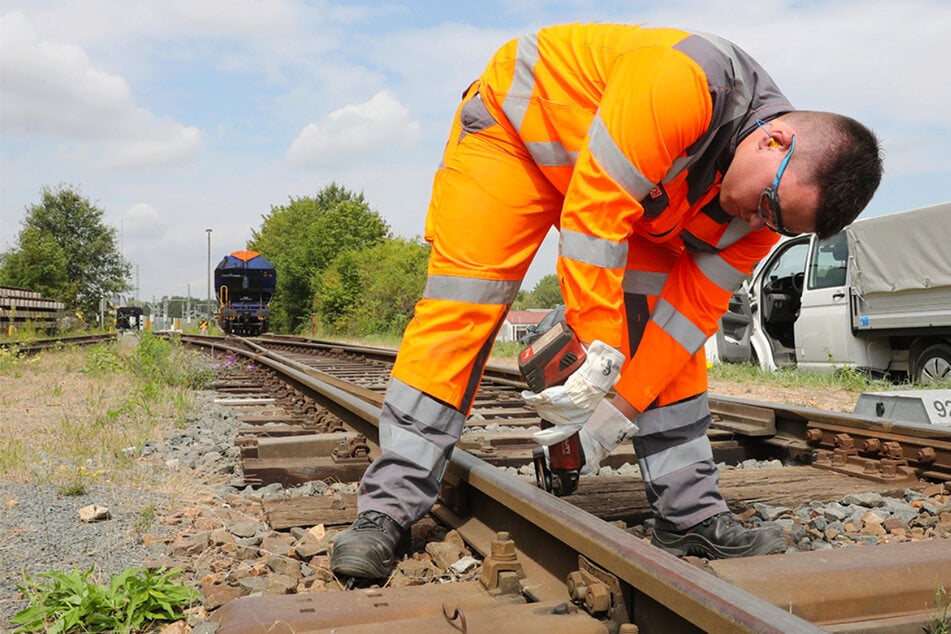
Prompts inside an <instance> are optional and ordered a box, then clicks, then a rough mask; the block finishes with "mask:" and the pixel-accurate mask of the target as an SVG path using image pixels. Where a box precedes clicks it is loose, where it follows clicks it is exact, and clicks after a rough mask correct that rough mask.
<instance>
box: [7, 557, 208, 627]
mask: <svg viewBox="0 0 951 634" xmlns="http://www.w3.org/2000/svg"><path fill="white" fill-rule="evenodd" d="M179 574H181V570H179V569H178V568H173V569H171V570H157V571H154V570H147V569H145V568H128V569H126V570H124V571H123V572H121V573H119V574H117V575H114V576H113V577H112V578H111V579H110V581H109V583H108V584H106V585H98V584H96V583H94V582H92V581H91V580H90V577H91V575H92V569H91V568H90V569H89V570H86V571H79V570H73V571H71V572H68V573H66V572H57V571H53V572H46V573H43V574H41V575H39V577H41V578H43V579H45V581H43V580H40V579H34V578H31V577H29V576H27V577H26V583H25V585H23V586H19V589H20V591H21V592H22V593H23V594H24V595H25V596H26V597H27V600H28V601H29V606H28V607H27V608H25V609H23V610H21V611H19V612H17V613H16V614H15V615H14V616H13V619H12V620H13V623H15V624H16V625H17V626H18V628H17V629H16V630H14V632H51V633H58V632H76V631H79V632H136V631H141V628H142V626H143V625H146V624H149V623H155V622H163V621H176V620H178V619H179V618H181V610H182V609H183V608H185V607H187V606H189V605H190V604H192V603H193V602H195V601H196V600H197V599H198V593H197V592H196V591H195V590H193V589H191V588H188V587H186V586H184V585H182V584H180V583H178V582H176V581H174V580H173V578H174V577H176V576H178V575H179Z"/></svg>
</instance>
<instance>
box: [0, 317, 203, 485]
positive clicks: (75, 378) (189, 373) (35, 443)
mask: <svg viewBox="0 0 951 634" xmlns="http://www.w3.org/2000/svg"><path fill="white" fill-rule="evenodd" d="M134 341H135V340H134ZM137 341H138V345H135V346H129V340H128V339H126V340H124V342H115V343H105V344H99V345H94V346H85V347H76V348H65V349H63V350H58V351H47V352H42V353H40V354H37V355H33V356H31V357H27V358H21V359H19V360H17V361H16V363H15V364H12V363H10V364H7V365H6V366H5V365H4V364H3V362H2V361H0V380H2V381H3V383H4V389H3V390H2V395H0V434H2V436H3V437H4V438H8V439H12V440H11V442H9V443H4V444H3V445H2V446H0V477H4V478H8V479H13V480H19V481H33V482H36V483H38V484H52V485H53V486H55V487H56V488H57V489H58V490H59V491H60V492H61V493H62V494H63V495H82V494H83V493H85V492H86V491H87V490H88V488H89V486H90V485H91V484H92V483H93V482H94V481H96V482H97V483H98V482H100V481H101V482H103V483H106V482H108V481H110V480H111V481H115V480H116V479H118V478H121V479H122V480H123V481H124V482H129V481H130V480H129V478H130V476H131V475H133V474H135V475H136V476H137V477H142V478H147V477H151V476H155V475H156V474H154V473H150V472H149V471H148V470H146V469H133V468H132V467H133V466H135V464H136V460H135V459H136V457H137V456H138V455H139V450H140V448H141V447H142V445H143V444H144V443H145V442H146V441H148V440H152V439H157V438H160V437H161V436H162V435H164V433H165V431H167V430H168V429H171V428H174V427H181V426H183V425H184V424H185V421H186V420H187V418H188V416H189V415H190V413H191V412H192V410H193V408H194V399H193V394H192V390H193V389H201V388H204V387H207V385H209V384H210V381H211V380H213V378H214V377H215V374H216V373H215V370H214V368H213V367H212V362H211V360H210V359H208V358H207V357H205V356H204V355H201V354H200V353H197V352H194V351H191V350H187V349H185V348H184V347H182V346H181V345H180V344H178V343H177V342H176V341H167V340H164V339H159V338H157V337H154V336H153V335H151V333H143V334H142V336H141V337H140V338H138V339H137ZM25 438H29V442H19V441H18V440H17V439H25ZM155 479H156V480H159V479H160V478H155ZM139 483H140V482H139Z"/></svg>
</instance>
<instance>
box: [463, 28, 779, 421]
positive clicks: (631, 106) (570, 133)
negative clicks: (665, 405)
mask: <svg viewBox="0 0 951 634" xmlns="http://www.w3.org/2000/svg"><path fill="white" fill-rule="evenodd" d="M478 91H479V95H480V97H481V98H482V100H483V101H484V103H485V105H486V107H487V108H488V109H489V111H490V112H491V113H492V114H493V115H495V116H496V118H497V119H498V120H499V122H500V123H501V124H502V125H510V126H511V129H512V131H513V132H514V133H515V134H516V135H518V137H519V138H520V139H522V141H524V143H525V146H526V148H527V149H528V151H529V152H530V153H531V155H532V157H533V158H534V160H535V162H536V164H538V165H539V166H540V167H541V168H542V170H543V172H544V173H545V175H546V176H547V177H548V179H549V180H550V181H551V182H552V183H553V184H554V185H555V186H556V187H557V188H558V190H559V191H561V192H562V193H564V196H565V200H564V206H563V209H562V213H561V218H560V231H561V242H560V251H559V261H558V273H559V278H560V281H561V284H562V291H563V293H564V298H565V301H566V304H567V307H568V312H567V317H568V320H569V323H571V324H572V325H573V326H574V327H575V329H576V330H577V332H578V334H579V336H580V337H581V338H582V339H583V340H584V341H592V340H594V339H600V340H602V341H604V342H606V343H608V344H610V345H613V346H616V347H618V348H621V347H622V344H623V343H624V342H625V335H624V334H623V333H622V324H623V291H622V279H623V277H624V272H625V265H626V264H627V263H628V259H629V258H628V255H629V254H628V248H629V246H630V248H632V249H633V248H636V245H637V244H638V242H641V243H643V241H644V240H647V241H650V242H651V243H663V244H665V245H666V246H667V247H668V248H669V249H673V250H675V251H677V252H678V253H679V254H680V255H679V257H677V259H676V263H675V264H674V265H673V268H672V269H669V267H668V268H666V269H665V270H664V272H665V273H667V272H668V270H669V275H668V276H667V278H666V283H665V284H664V286H663V290H662V292H660V296H659V300H658V302H657V303H656V305H655V306H654V311H653V315H652V319H651V321H650V322H649V323H648V325H647V327H646V330H645V331H644V334H643V338H642V339H641V342H640V345H639V347H638V349H637V352H636V354H635V356H634V359H633V363H629V364H628V366H627V367H626V368H625V370H624V373H623V374H622V378H621V381H620V382H619V384H618V387H617V389H618V392H619V393H621V394H622V395H623V396H624V397H625V398H626V399H627V400H628V401H629V402H630V403H631V404H632V405H633V406H634V407H637V408H638V409H640V410H643V409H645V408H646V407H647V406H648V405H650V404H651V403H652V402H653V401H654V399H655V398H656V397H657V395H658V394H659V393H660V392H661V391H662V390H664V388H666V387H667V386H668V385H669V384H670V383H671V382H672V381H673V380H675V378H676V377H677V373H678V372H679V371H680V370H681V368H683V366H684V365H685V364H686V363H687V362H688V361H689V360H690V359H691V357H693V356H694V355H695V354H698V351H699V350H701V349H702V347H703V343H704V341H705V340H706V338H707V337H709V336H710V335H711V334H713V333H714V332H716V329H717V322H718V320H719V318H720V317H721V316H722V314H723V313H724V312H725V310H726V307H727V305H728V302H729V299H730V296H731V294H732V292H733V291H734V290H735V289H736V287H737V286H738V285H739V284H740V283H741V281H742V279H743V278H744V277H745V276H746V275H749V274H750V273H751V272H752V269H753V267H754V266H755V264H756V263H757V262H758V261H759V260H760V259H761V258H762V257H763V256H765V255H766V254H767V253H768V251H769V249H770V247H771V246H772V245H773V244H774V243H775V242H776V240H777V239H778V236H777V235H776V234H775V233H773V232H771V231H769V230H767V229H763V230H761V231H756V232H749V226H748V224H747V223H745V222H743V221H740V220H739V219H736V218H733V217H731V216H728V215H727V214H726V213H725V212H724V211H723V210H722V209H721V208H720V207H719V203H718V199H717V193H718V191H719V183H720V181H721V180H722V176H723V173H724V172H725V171H726V168H727V166H728V165H729V161H730V159H731V158H732V156H733V152H734V151H735V149H736V144H737V142H738V141H739V139H741V138H743V137H744V136H745V135H746V134H749V133H750V131H752V130H753V129H755V127H756V122H757V120H768V119H770V118H773V117H775V116H778V115H780V114H782V113H784V112H788V111H790V110H792V109H793V108H792V106H791V105H790V104H789V102H788V101H787V100H786V98H785V97H784V96H783V94H782V93H781V92H780V91H779V89H778V88H777V87H776V85H775V84H774V83H773V81H772V80H771V79H770V77H769V76H768V75H767V74H766V72H765V71H764V70H763V69H762V68H761V67H760V66H759V65H758V64H757V63H756V62H755V61H754V60H753V59H752V58H750V57H749V56H748V55H747V54H746V53H744V52H743V51H742V50H740V49H739V48H737V47H735V46H734V45H733V44H731V43H730V42H727V41H725V40H722V39H720V38H717V37H715V36H710V35H700V34H693V33H689V32H686V31H681V30H676V29H653V28H650V29H648V28H638V27H634V26H629V25H604V24H592V25H578V24H573V25H563V26H554V27H549V28H545V29H542V30H540V31H539V32H538V33H536V34H534V35H532V36H527V37H523V38H520V39H517V40H513V41H512V42H509V43H508V44H506V45H505V46H503V48H502V49H501V50H500V51H499V52H498V53H497V54H496V56H495V57H494V58H493V60H492V62H491V63H490V64H489V66H488V67H487V68H486V70H485V72H484V73H483V75H482V77H481V78H480V80H479V84H478ZM703 389H705V385H704V388H703Z"/></svg>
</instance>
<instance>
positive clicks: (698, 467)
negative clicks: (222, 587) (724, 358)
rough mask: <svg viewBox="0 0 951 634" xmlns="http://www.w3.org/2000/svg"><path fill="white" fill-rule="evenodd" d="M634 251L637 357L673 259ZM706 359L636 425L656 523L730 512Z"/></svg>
mask: <svg viewBox="0 0 951 634" xmlns="http://www.w3.org/2000/svg"><path fill="white" fill-rule="evenodd" d="M643 242H644V244H639V245H638V246H637V247H634V246H633V245H632V248H631V255H630V256H629V259H628V270H627V271H626V273H625V277H624V306H625V313H626V320H627V326H628V332H627V336H628V343H629V345H630V352H631V355H632V356H633V355H634V353H635V352H636V350H637V347H638V345H639V343H640V340H641V337H642V336H643V332H644V328H645V327H646V325H647V322H648V320H649V319H650V317H651V311H652V310H653V309H654V306H656V305H657V296H658V295H659V294H660V292H661V289H662V288H663V286H664V283H665V281H666V279H667V273H668V271H669V269H667V270H665V269H666V266H667V265H668V264H672V262H673V261H674V254H670V253H666V252H665V251H664V249H663V248H662V247H660V246H658V245H653V244H652V243H647V241H643ZM706 372H707V368H706V355H705V352H704V350H703V348H702V347H701V349H700V350H699V351H698V352H697V353H696V354H695V355H694V356H693V357H692V358H691V360H690V362H688V364H687V365H686V366H685V367H684V369H683V370H682V372H681V373H680V375H679V376H678V378H677V380H676V381H675V382H674V383H672V384H671V385H670V386H669V387H668V388H667V389H665V390H664V391H663V392H661V394H660V395H658V398H657V400H656V401H655V402H654V403H652V404H651V406H650V407H649V408H648V409H647V410H646V411H644V412H642V413H641V415H640V416H638V417H637V420H636V421H635V422H636V423H637V425H638V427H639V429H638V432H637V434H636V435H635V437H634V439H633V443H634V451H635V452H636V453H637V458H638V464H639V465H640V468H641V476H642V477H643V479H644V488H645V491H646V493H647V500H648V502H650V505H651V510H652V511H653V514H654V517H656V518H657V519H658V520H661V521H663V522H665V523H667V524H669V525H671V526H673V527H675V528H686V527H688V526H693V525H694V524H696V523H698V522H700V521H702V520H704V519H706V518H708V517H710V516H712V515H716V514H717V513H720V512H723V511H726V510H728V508H727V505H726V502H725V501H724V500H723V496H722V494H721V493H720V487H719V480H720V477H719V471H718V470H717V467H716V464H715V463H714V462H713V452H712V449H711V447H710V441H709V440H708V439H707V435H706V434H707V429H708V428H709V426H710V420H711V416H710V407H709V404H708V401H707V392H706V383H707V382H706Z"/></svg>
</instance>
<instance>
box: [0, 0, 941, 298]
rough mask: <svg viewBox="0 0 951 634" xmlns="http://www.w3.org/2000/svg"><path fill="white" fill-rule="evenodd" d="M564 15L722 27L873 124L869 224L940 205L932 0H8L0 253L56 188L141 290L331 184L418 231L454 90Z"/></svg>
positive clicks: (2, 75) (2, 62) (173, 285)
mask: <svg viewBox="0 0 951 634" xmlns="http://www.w3.org/2000/svg"><path fill="white" fill-rule="evenodd" d="M574 21H580V22H628V23H639V24H642V25H646V26H674V27H679V28H684V29H688V30H695V31H706V32H712V33H716V34H718V35H721V36H724V37H727V38H729V39H731V40H733V41H734V42H736V43H738V44H739V45H740V46H742V47H743V48H744V49H746V50H747V51H748V52H749V53H751V54H752V55H753V56H754V57H756V58H757V59H758V60H759V61H760V62H761V63H762V64H763V65H764V66H765V67H766V69H767V70H768V71H769V72H770V74H771V75H772V76H773V77H774V79H775V80H776V81H777V82H778V83H779V85H780V86H781V87H782V89H783V91H784V92H785V93H786V95H787V96H788V97H789V98H790V100H791V101H792V102H793V104H794V105H796V106H797V107H799V108H803V109H813V110H834V111H839V112H843V113H845V114H848V115H851V116H853V117H856V118H857V119H860V120H861V121H863V122H865V123H866V124H868V125H869V126H870V127H872V128H873V129H874V130H875V131H876V132H877V133H878V134H879V136H880V137H881V139H882V141H883V145H884V148H885V153H886V154H885V160H886V175H885V179H884V181H883V184H882V187H881V188H880V190H879V192H878V194H877V195H876V197H875V198H874V199H873V201H872V203H871V204H870V205H869V208H868V209H867V210H866V212H865V215H866V216H872V215H881V214H884V213H891V212H894V211H900V210H904V209H910V208H913V207H918V206H923V205H929V204H934V203H938V202H943V201H947V200H951V153H949V151H948V148H949V147H951V81H949V80H948V79H947V69H946V66H947V64H948V62H949V60H951V38H949V34H951V1H947V0H944V1H940V0H905V1H903V2H895V1H894V0H869V1H860V2H857V1H846V0H830V1H827V2H819V1H813V2H809V1H797V2H792V1H782V0H762V1H758V2H755V3H752V2H747V1H742V2H741V1H735V0H734V1H723V2H716V1H712V0H707V1H700V0H667V1H665V2H656V1H654V2H639V1H632V0H629V1H626V2H618V1H613V0H599V1H597V2H595V1H594V0H588V1H586V0H577V1H570V0H561V1H554V2H542V1H541V0H504V1H502V0H499V1H494V0H491V1H484V2H480V3H471V2H468V3H461V2H452V1H428V0H425V1H420V2H366V3H360V2H343V1H341V2H317V1H312V0H161V1H158V0H156V1H154V2H152V1H136V0H59V1H45V0H25V1H20V0H4V1H3V4H2V5H0V250H6V249H9V248H10V247H11V246H12V245H13V244H15V241H16V238H17V234H18V233H19V231H20V228H21V222H22V219H23V217H24V215H25V208H26V207H27V206H29V205H31V204H34V203H36V202H38V201H39V199H40V190H41V188H42V187H43V186H44V185H46V186H54V187H55V186H57V185H59V184H61V183H63V184H67V185H70V186H74V187H76V188H78V189H79V190H80V191H81V192H82V193H83V195H85V196H86V197H87V198H89V199H90V200H91V201H92V202H93V203H95V204H97V205H98V206H99V207H100V208H102V209H103V210H104V211H105V220H106V222H107V223H109V224H110V225H112V226H114V227H116V229H117V230H118V231H119V232H120V235H121V246H122V250H123V253H124V254H125V256H126V257H127V258H128V259H129V260H130V261H131V262H132V263H133V264H134V265H136V267H137V270H138V283H139V296H140V297H141V298H143V299H146V300H151V299H152V298H153V297H154V298H161V297H162V296H163V295H185V294H186V293H188V292H190V293H191V295H192V296H195V297H200V298H203V297H204V296H205V294H206V283H207V234H206V231H205V230H206V229H208V228H211V229H212V230H213V231H212V263H213V264H212V265H214V263H216V262H217V261H218V260H219V259H220V258H221V257H222V256H223V255H225V254H226V253H229V252H231V251H234V250H237V249H241V248H243V247H244V245H245V243H246V241H247V240H248V239H249V238H250V236H251V230H252V229H253V228H256V227H259V226H260V223H261V218H262V216H264V215H266V214H267V213H268V212H269V210H270V208H271V206H273V205H281V204H284V203H286V202H287V201H288V199H289V197H299V196H307V195H313V194H314V193H316V192H317V191H319V190H320V189H322V188H323V187H325V186H326V185H328V184H330V183H331V182H337V183H339V184H341V185H343V186H345V187H347V188H349V189H351V190H353V191H357V192H363V193H364V195H365V196H366V198H367V200H368V201H369V203H370V205H371V206H372V207H373V208H374V209H375V210H376V211H378V212H379V213H380V214H381V215H382V216H383V217H384V218H385V219H386V220H387V222H388V223H389V224H390V226H391V227H392V229H393V232H394V233H395V234H397V235H401V236H405V237H413V236H418V235H420V234H421V233H422V230H423V221H424V216H425V211H426V206H427V203H428V199H429V191H430V185H431V182H432V174H433V170H434V169H435V167H436V165H437V164H438V162H439V157H440V152H441V150H442V147H443V144H444V143H445V140H446V134H447V133H448V130H449V125H450V120H451V118H452V115H453V112H454V110H455V107H456V105H457V103H458V99H459V95H460V93H461V92H462V90H463V89H464V88H465V87H466V86H467V85H468V84H469V82H470V81H471V80H472V79H474V78H475V77H476V76H477V75H478V74H479V72H480V71H481V70H482V68H483V66H484V65H485V63H486V62H487V60H488V58H489V56H490V55H491V54H492V53H493V51H495V49H497V48H498V47H499V46H500V45H501V44H503V43H504V42H505V41H507V40H509V39H511V38H513V37H517V36H519V35H522V34H524V33H529V32H532V31H534V30H536V29H537V28H538V27H540V26H544V25H546V24H556V23H563V22H574ZM554 250H555V247H554V240H553V239H552V238H551V237H550V239H549V240H548V241H547V242H546V245H545V247H544V248H543V250H542V252H541V253H540V254H539V257H538V258H537V259H536V264H535V265H534V266H533V268H532V271H531V272H530V274H529V277H528V278H527V280H526V286H528V287H531V286H532V285H533V284H534V283H535V282H536V281H537V280H538V279H539V278H540V277H541V276H542V275H545V274H547V273H551V272H553V266H554Z"/></svg>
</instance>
